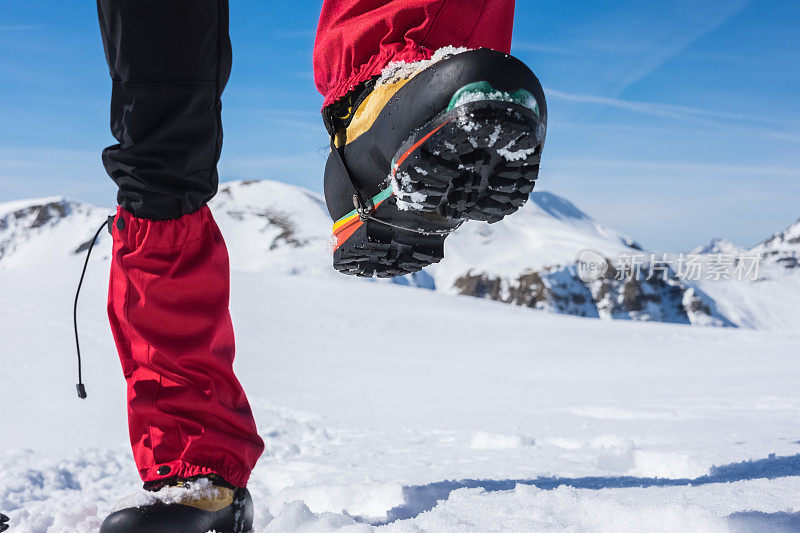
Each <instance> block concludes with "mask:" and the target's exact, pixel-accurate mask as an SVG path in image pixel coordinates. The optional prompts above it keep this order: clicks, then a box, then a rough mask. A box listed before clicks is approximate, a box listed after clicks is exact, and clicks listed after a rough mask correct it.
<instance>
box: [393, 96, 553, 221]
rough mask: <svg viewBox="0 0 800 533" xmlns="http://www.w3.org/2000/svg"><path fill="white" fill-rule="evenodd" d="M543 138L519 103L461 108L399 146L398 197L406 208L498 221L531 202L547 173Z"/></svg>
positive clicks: (537, 124)
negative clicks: (541, 172) (542, 167)
mask: <svg viewBox="0 0 800 533" xmlns="http://www.w3.org/2000/svg"><path fill="white" fill-rule="evenodd" d="M543 135H544V129H543V127H541V123H540V121H539V119H538V117H537V116H536V114H535V113H534V112H533V111H532V110H530V109H528V108H526V107H524V106H521V105H519V104H516V103H511V102H496V101H479V102H472V103H470V104H467V105H464V106H461V107H458V108H456V109H453V110H452V111H449V112H448V113H445V114H444V115H442V116H441V117H439V118H438V119H437V120H435V121H432V122H431V123H430V124H428V125H426V126H425V127H423V128H422V129H420V130H419V131H417V132H416V133H415V134H414V135H412V136H411V138H409V139H408V141H406V143H404V144H403V146H401V148H400V149H399V150H398V155H397V156H396V164H395V166H394V167H393V172H392V176H393V186H394V189H395V194H396V195H397V197H398V199H399V202H400V205H401V207H406V208H409V209H413V210H419V211H424V212H436V213H439V214H440V215H442V216H444V217H446V218H450V219H468V220H480V221H485V222H489V223H493V222H498V221H500V220H502V219H503V217H505V216H506V215H510V214H512V213H514V212H515V211H517V210H518V209H519V208H520V207H522V206H523V205H524V204H525V202H526V201H527V200H528V197H529V194H530V193H531V191H532V190H533V187H534V185H535V183H536V178H537V177H538V176H539V160H540V157H541V140H542V139H541V138H542V137H543Z"/></svg>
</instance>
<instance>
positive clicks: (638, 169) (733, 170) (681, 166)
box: [550, 157, 800, 194]
mask: <svg viewBox="0 0 800 533" xmlns="http://www.w3.org/2000/svg"><path fill="white" fill-rule="evenodd" d="M550 165H551V166H557V167H559V168H574V169H589V170H595V171H596V170H598V169H606V170H615V171H620V170H625V171H629V172H633V173H636V174H647V175H653V174H661V173H666V174H675V175H682V176H698V175H700V176H708V175H722V176H731V175H736V176H771V177H779V178H800V168H796V167H783V166H774V165H721V164H715V163H682V162H679V161H674V160H669V161H641V160H635V159H600V158H574V157H570V158H567V159H553V160H551V161H550ZM748 194H749V192H748Z"/></svg>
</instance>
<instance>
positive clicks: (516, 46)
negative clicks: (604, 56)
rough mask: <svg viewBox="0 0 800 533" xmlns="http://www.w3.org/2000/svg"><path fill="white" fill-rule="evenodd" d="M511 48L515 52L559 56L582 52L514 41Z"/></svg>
mask: <svg viewBox="0 0 800 533" xmlns="http://www.w3.org/2000/svg"><path fill="white" fill-rule="evenodd" d="M511 48H512V49H513V50H514V52H516V51H519V50H522V51H525V52H542V53H545V54H558V55H570V56H574V55H581V52H578V51H577V50H571V49H569V48H562V47H560V46H550V45H547V44H539V43H531V42H525V41H522V42H518V41H514V42H513V43H512V44H511Z"/></svg>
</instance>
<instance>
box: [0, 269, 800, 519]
mask: <svg viewBox="0 0 800 533" xmlns="http://www.w3.org/2000/svg"><path fill="white" fill-rule="evenodd" d="M68 265H71V263H69V264H68ZM74 266H76V268H77V269H79V266H80V265H79V263H78V262H77V261H76V262H75V265H74ZM104 267H105V265H104V264H103V263H102V253H100V254H98V258H97V260H96V262H94V263H93V264H92V265H90V274H89V275H90V277H89V280H93V281H90V282H87V286H86V288H85V291H86V292H85V294H84V295H83V297H82V301H81V324H82V331H81V333H82V341H83V345H84V346H83V351H84V357H85V359H84V362H85V381H86V384H87V389H88V392H89V398H88V399H87V400H85V401H80V400H78V399H75V398H74V394H75V392H74V386H73V380H74V366H73V365H74V359H73V356H74V354H73V352H72V338H71V329H70V314H69V311H70V305H71V302H70V298H71V296H72V295H71V294H70V291H68V290H65V287H70V286H71V283H70V282H74V280H73V279H72V277H73V276H69V275H68V274H71V273H72V272H64V273H61V272H59V271H54V270H53V269H49V268H42V269H40V270H37V269H36V268H30V269H26V270H24V271H23V270H14V271H8V272H4V273H3V275H2V277H0V324H2V326H0V327H2V328H3V331H2V338H3V339H4V342H3V346H2V348H0V365H2V368H3V369H4V372H5V374H4V375H5V376H6V377H7V378H8V377H10V378H11V379H4V380H3V388H2V392H0V394H1V395H2V397H1V398H2V399H1V401H0V420H2V423H3V428H4V429H3V432H2V441H0V472H1V474H0V512H3V513H5V514H7V515H9V517H10V519H11V524H12V529H11V531H14V532H17V531H19V532H61V531H71V532H74V531H77V532H89V531H96V529H97V527H98V526H99V524H100V522H101V521H102V518H103V517H104V516H105V515H106V513H108V512H109V510H110V509H111V507H112V506H113V504H114V503H115V502H116V500H117V499H119V498H120V497H122V496H124V495H126V494H128V493H130V492H131V491H135V490H137V488H138V487H139V486H140V483H139V481H138V477H137V474H136V472H135V469H134V466H133V462H132V460H131V458H130V451H129V449H128V446H127V444H126V442H127V432H126V428H125V416H124V399H123V397H122V395H123V380H122V377H121V375H120V371H119V368H118V365H119V363H118V361H117V357H116V354H115V352H114V349H113V343H112V341H111V338H110V335H109V334H108V331H107V324H106V319H105V316H104V303H105V294H104V293H105V286H104V283H103V281H104V278H105V268H104ZM64 270H66V271H69V270H70V269H69V268H66V269H64ZM232 289H233V293H232V311H233V315H234V321H235V324H236V327H237V338H238V341H239V347H238V355H237V369H238V373H239V376H240V378H241V380H242V382H243V383H244V385H245V388H246V390H247V391H248V393H249V395H250V398H251V401H252V403H253V406H254V411H255V415H256V420H257V422H258V426H259V432H260V434H261V435H262V436H263V438H264V439H265V441H266V443H267V452H266V454H265V455H264V457H263V458H262V459H261V461H260V463H259V465H258V467H257V469H256V471H255V472H254V473H253V478H252V481H251V484H250V488H251V491H252V493H253V497H254V498H255V501H256V531H258V532H264V531H373V530H377V531H530V530H537V531H565V530H566V531H730V530H733V531H757V530H763V529H764V528H766V527H771V528H773V529H775V528H778V530H787V531H788V530H792V529H793V528H795V529H796V526H797V525H798V522H800V515H799V514H796V509H797V507H798V498H797V495H798V494H800V444H798V441H799V440H800V430H798V429H796V420H797V418H798V415H799V414H800V395H798V393H797V391H796V383H797V375H798V371H799V370H800V359H798V358H797V356H796V355H797V353H798V349H797V348H798V346H800V336H798V334H796V333H791V332H788V333H777V332H759V331H747V330H734V329H721V328H701V327H687V326H673V325H664V324H643V323H633V322H622V321H620V322H602V321H598V320H588V319H578V318H573V317H566V316H558V315H548V314H544V313H536V312H531V311H530V310H526V309H518V308H513V307H510V306H505V305H503V304H498V303H491V302H485V301H481V300H477V299H472V298H467V297H455V296H448V295H444V294H439V293H435V292H431V291H424V290H418V289H411V288H405V287H397V286H393V285H389V284H383V283H367V282H362V281H359V280H347V279H343V280H325V279H318V280H312V279H304V278H300V277H291V276H286V277H283V276H274V275H262V274H241V273H235V274H234V278H233V287H232ZM780 528H783V529H780Z"/></svg>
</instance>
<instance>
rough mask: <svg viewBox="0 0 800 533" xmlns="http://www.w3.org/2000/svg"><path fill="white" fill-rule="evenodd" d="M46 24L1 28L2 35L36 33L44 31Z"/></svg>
mask: <svg viewBox="0 0 800 533" xmlns="http://www.w3.org/2000/svg"><path fill="white" fill-rule="evenodd" d="M44 28H45V25H44V24H17V25H15V26H0V33H11V32H17V31H36V30H43V29H44Z"/></svg>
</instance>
